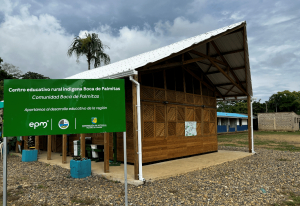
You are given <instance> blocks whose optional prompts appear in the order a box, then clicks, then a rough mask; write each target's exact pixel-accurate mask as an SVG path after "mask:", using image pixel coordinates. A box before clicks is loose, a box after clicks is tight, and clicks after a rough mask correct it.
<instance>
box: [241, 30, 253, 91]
mask: <svg viewBox="0 0 300 206" xmlns="http://www.w3.org/2000/svg"><path fill="white" fill-rule="evenodd" d="M246 38H247V37H246V27H245V26H244V28H243V46H244V66H245V81H246V88H247V89H248V83H247V79H248V74H247V69H246V64H247V59H248V57H247V55H246V46H247V40H246ZM250 78H251V77H250Z"/></svg>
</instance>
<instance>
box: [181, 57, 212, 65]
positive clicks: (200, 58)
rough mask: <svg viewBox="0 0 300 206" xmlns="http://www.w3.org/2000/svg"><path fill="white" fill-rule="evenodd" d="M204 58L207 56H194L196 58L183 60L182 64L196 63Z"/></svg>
mask: <svg viewBox="0 0 300 206" xmlns="http://www.w3.org/2000/svg"><path fill="white" fill-rule="evenodd" d="M204 59H206V58H204V57H199V58H194V59H190V60H186V61H184V62H182V64H183V65H185V64H190V63H194V62H199V61H201V60H204ZM200 63H202V62H200Z"/></svg>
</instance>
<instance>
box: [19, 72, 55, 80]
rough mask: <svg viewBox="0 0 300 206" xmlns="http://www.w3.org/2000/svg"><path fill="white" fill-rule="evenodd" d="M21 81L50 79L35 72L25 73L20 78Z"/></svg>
mask: <svg viewBox="0 0 300 206" xmlns="http://www.w3.org/2000/svg"><path fill="white" fill-rule="evenodd" d="M21 78H22V79H50V78H49V77H45V76H44V75H42V74H39V73H35V72H26V73H25V74H23V75H22V76H21Z"/></svg>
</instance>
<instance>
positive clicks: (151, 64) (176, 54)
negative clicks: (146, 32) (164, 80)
mask: <svg viewBox="0 0 300 206" xmlns="http://www.w3.org/2000/svg"><path fill="white" fill-rule="evenodd" d="M245 24H246V23H242V24H241V25H240V26H238V27H236V28H233V29H228V30H227V31H225V32H223V33H221V34H218V35H216V36H212V37H211V38H209V39H207V40H205V41H203V42H200V43H199V44H195V45H193V46H191V47H189V48H186V49H184V50H182V51H180V52H177V53H174V54H172V55H170V56H168V57H165V58H163V59H160V60H158V61H156V62H153V63H149V64H147V65H146V67H151V66H154V65H156V64H159V63H161V62H164V61H166V60H168V59H171V58H173V57H175V56H178V55H181V54H184V53H186V52H189V51H191V50H193V49H195V48H197V47H198V46H200V45H202V44H206V43H208V42H210V41H212V40H215V39H218V38H220V37H222V36H225V35H228V34H230V33H234V32H235V31H237V30H239V29H241V28H243V27H244V26H245ZM144 67H145V66H142V67H140V68H137V69H136V70H137V71H140V70H143V68H144Z"/></svg>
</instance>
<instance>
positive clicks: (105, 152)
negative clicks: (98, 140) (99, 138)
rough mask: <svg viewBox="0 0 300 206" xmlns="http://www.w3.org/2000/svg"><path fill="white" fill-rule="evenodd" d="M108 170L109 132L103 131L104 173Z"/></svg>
mask: <svg viewBox="0 0 300 206" xmlns="http://www.w3.org/2000/svg"><path fill="white" fill-rule="evenodd" d="M108 172H109V133H104V173H108Z"/></svg>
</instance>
